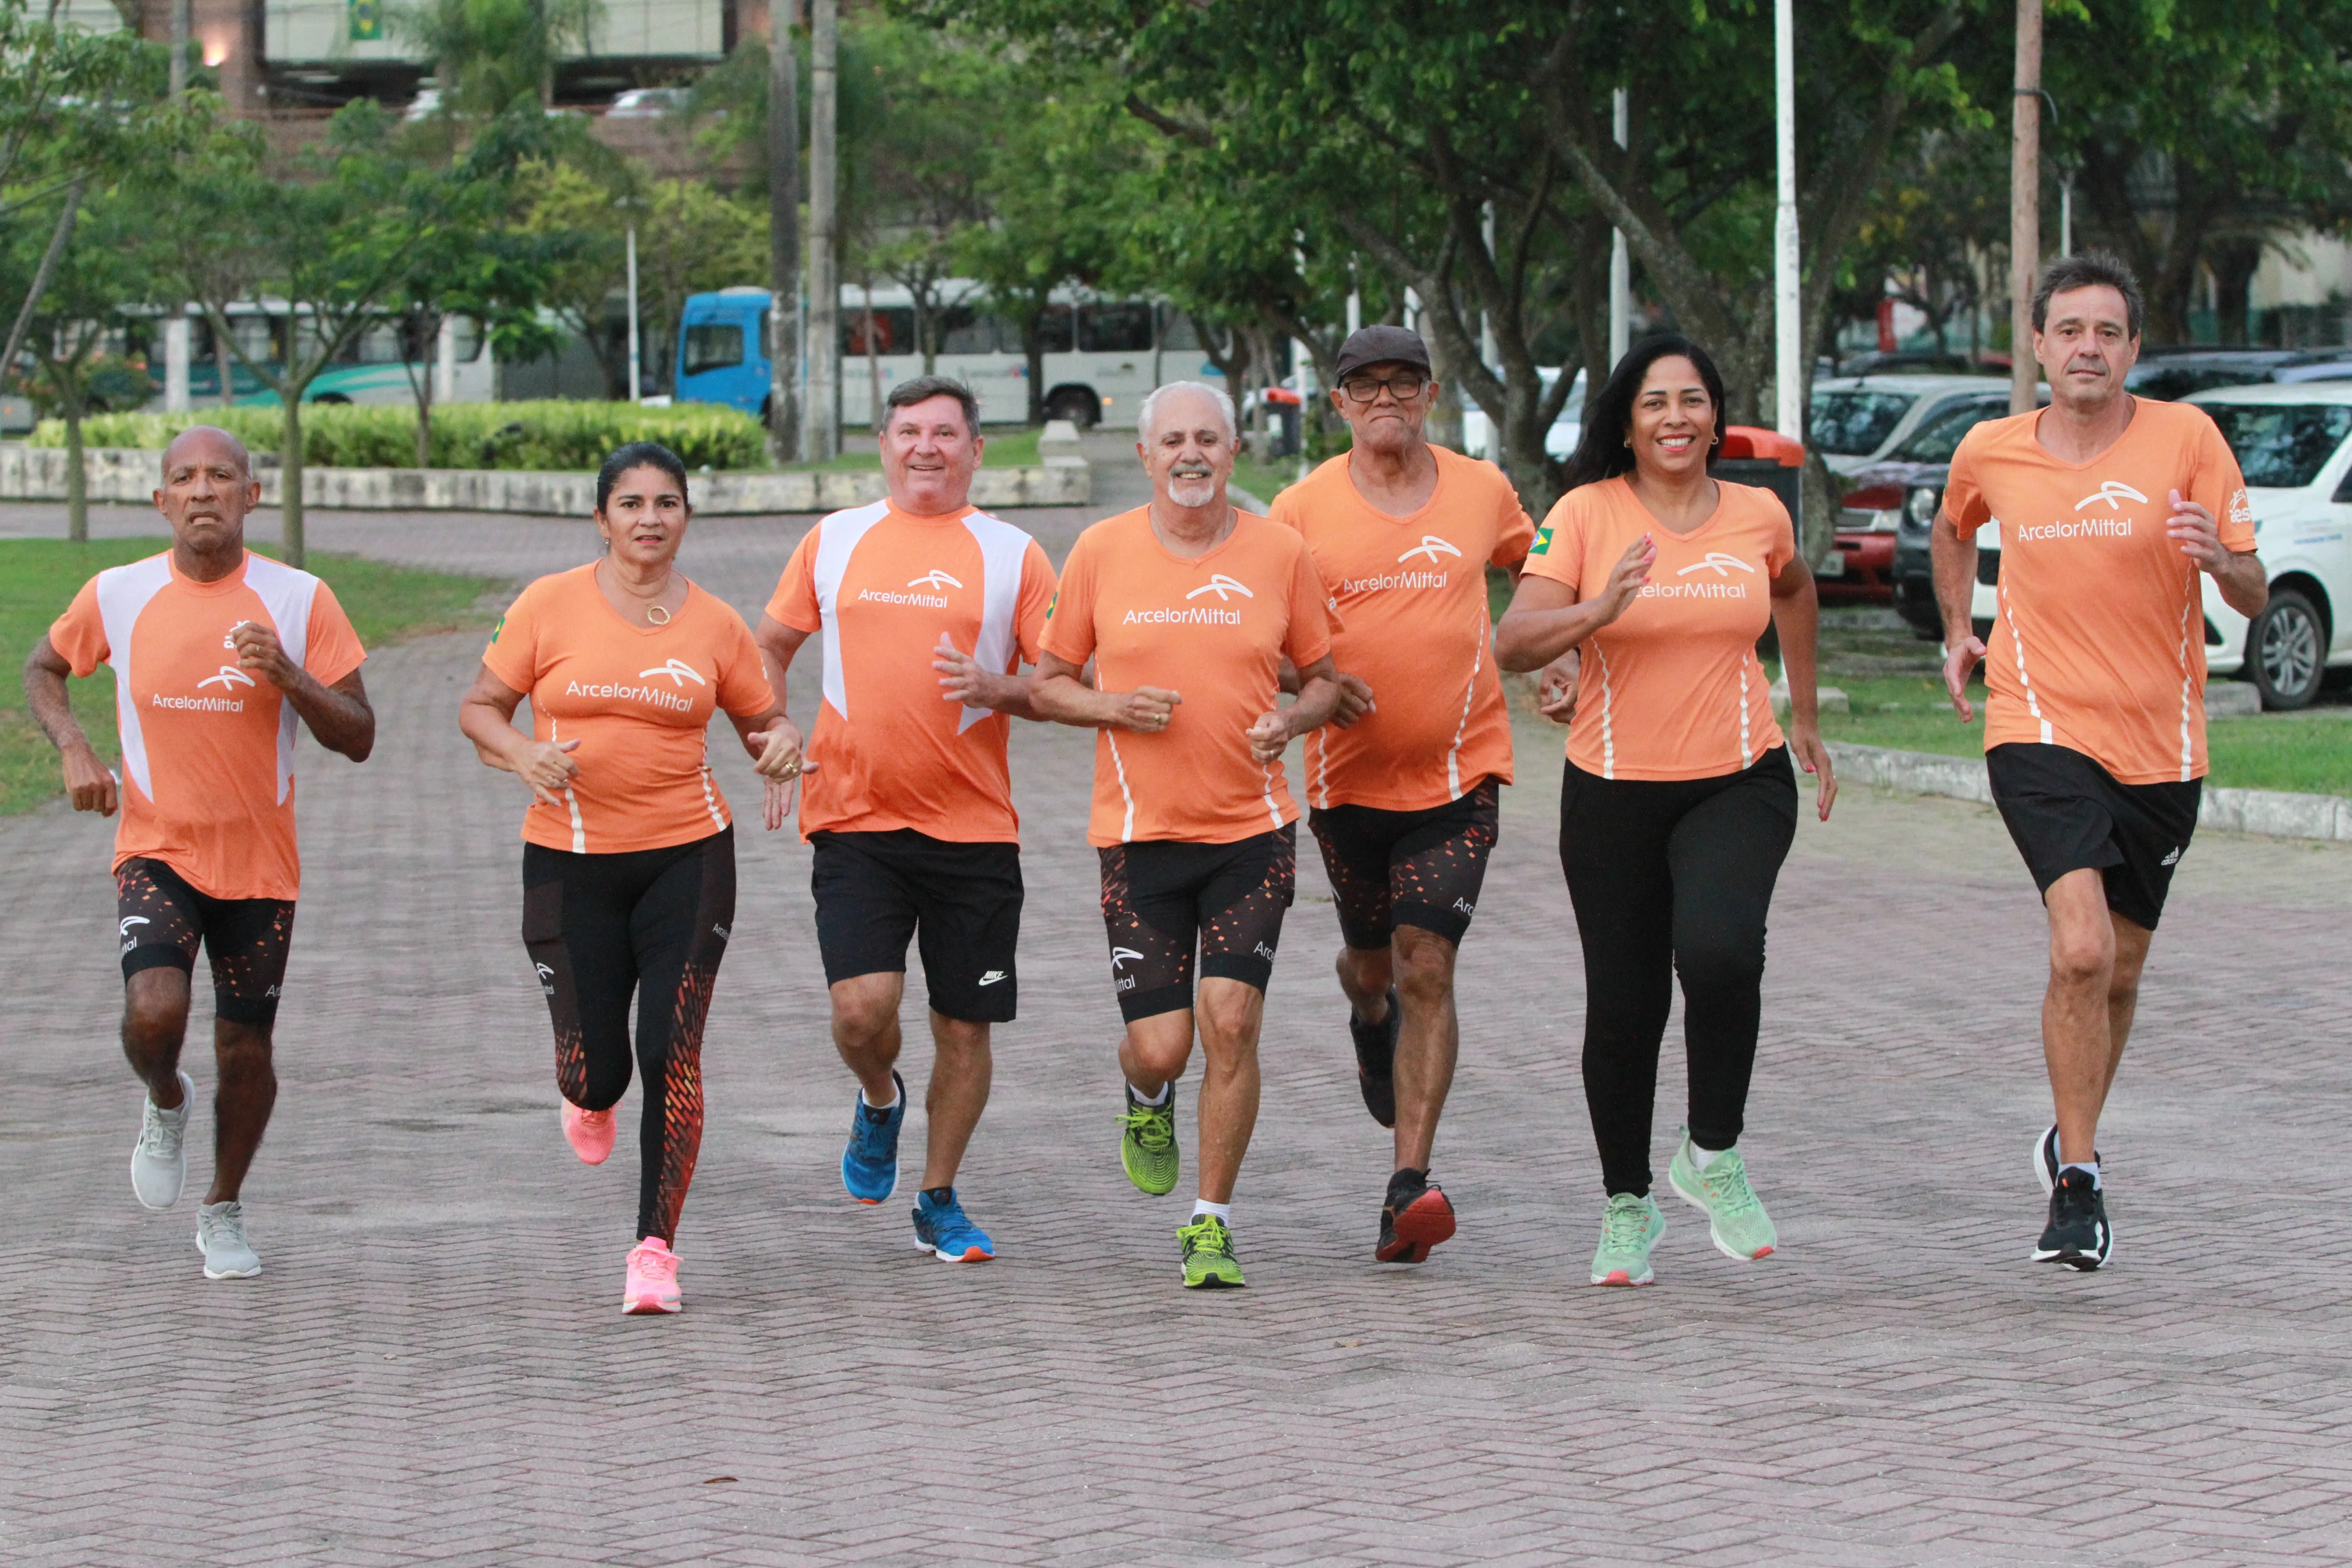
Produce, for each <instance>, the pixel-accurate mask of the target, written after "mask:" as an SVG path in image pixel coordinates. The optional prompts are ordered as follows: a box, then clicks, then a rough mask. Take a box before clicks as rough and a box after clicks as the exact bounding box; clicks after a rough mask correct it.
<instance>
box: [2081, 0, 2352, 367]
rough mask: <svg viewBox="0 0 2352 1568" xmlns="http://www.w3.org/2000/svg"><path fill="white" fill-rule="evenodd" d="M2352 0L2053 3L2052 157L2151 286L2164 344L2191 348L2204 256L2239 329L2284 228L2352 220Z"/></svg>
mask: <svg viewBox="0 0 2352 1568" xmlns="http://www.w3.org/2000/svg"><path fill="white" fill-rule="evenodd" d="M2347 64H2352V4H2347V0H2127V3H2125V4H2118V5H2101V6H2100V7H2099V8H2098V13H2097V16H2096V17H2095V19H2094V17H2093V16H2091V15H2090V14H2089V13H2087V12H2084V11H2081V10H2069V11H2067V12H2063V13H2062V12H2056V11H2053V14H2052V16H2051V18H2050V22H2049V31H2048V37H2047V42H2046V45H2045V47H2044V53H2043V68H2042V70H2043V74H2042V82H2043V85H2044V86H2045V87H2046V88H2047V89H2048V90H2049V92H2050V94H2051V97H2052V99H2053V102H2054V103H2055V105H2056V108H2057V112H2056V114H2055V115H2054V116H2053V123H2051V124H2050V125H2048V126H2046V127H2045V128H2044V130H2043V132H2042V135H2043V137H2044V142H2043V145H2044V147H2045V148H2046V149H2047V151H2048V153H2049V154H2050V155H2051V156H2053V157H2054V158H2056V159H2059V160H2062V161H2063V162H2064V163H2068V164H2071V165H2072V166H2073V167H2074V169H2075V170H2076V171H2077V173H2076V175H2075V188H2076V190H2077V191H2078V192H2079V193H2080V194H2081V202H2080V209H2079V210H2080V216H2079V217H2078V219H2077V223H2076V226H2077V227H2078V228H2079V229H2081V230H2082V231H2083V232H2084V237H2086V238H2089V239H2091V240H2094V241H2095V242H2096V243H2097V244H2100V245H2102V246H2105V247H2108V248H2110V249H2113V250H2115V251H2116V252H2118V253H2119V254H2120V255H2121V256H2122V257H2123V258H2124V259H2125V260H2126V261H2127V262H2129V263H2131V266H2132V269H2133V270H2134V271H2135V272H2137V274H2138V275H2139V279H2140V282H2141V285H2142V287H2143V288H2144V289H2146V291H2147V335H2148V337H2149V339H2150V340H2151V341H2154V342H2185V341H2187V339H2188V336H2189V301H2190V300H2191V298H2192V296H2193V293H2194V290H2195V289H2196V286H2197V281H2198V269H2199V267H2200V264H2202V265H2204V266H2209V267H2211V268H2213V270H2214V272H2215V273H2216V275H2217V283H2219V284H2220V285H2221V287H2219V288H2217V289H2216V293H2217V294H2218V295H2219V296H2220V297H2221V303H2222V310H2223V314H2224V315H2225V317H2227V318H2229V319H2231V321H2233V322H2234V327H2235V331H2236V333H2237V335H2238V336H2239V337H2241V338H2242V336H2243V334H2244V330H2245V310H2246V287H2245V286H2246V283H2247V281H2248V280H2249V279H2251V278H2252V275H2253V271H2254V268H2255V267H2256V266H2257V265H2258V264H2259V263H2260V261H2261V259H2262V255H2263V250H2264V249H2265V248H2266V247H2269V246H2270V245H2272V244H2273V243H2275V241H2276V239H2277V238H2278V237H2280V236H2281V235H2282V234H2283V233H2284V232H2287V231H2292V230H2296V229H2303V228H2321V229H2332V228H2336V227H2339V226H2342V225H2343V224H2345V223H2346V222H2347V221H2352V173H2347V166H2346V163H2345V151H2346V149H2347V147H2352V78H2347Z"/></svg>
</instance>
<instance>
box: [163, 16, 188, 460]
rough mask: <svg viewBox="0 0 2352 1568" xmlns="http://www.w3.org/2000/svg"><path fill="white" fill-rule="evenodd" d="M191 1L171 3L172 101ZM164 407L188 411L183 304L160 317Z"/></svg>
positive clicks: (184, 65)
mask: <svg viewBox="0 0 2352 1568" xmlns="http://www.w3.org/2000/svg"><path fill="white" fill-rule="evenodd" d="M193 3H194V0H172V101H173V103H177V102H179V101H180V100H182V99H184V98H186V97H187V96H188V34H189V31H190V29H189V26H188V7H189V6H190V5H192V4H193ZM163 407H164V409H165V410H166V411H167V412H169V413H173V414H184V413H186V412H187V408H188V308H187V305H186V304H185V302H183V303H181V304H180V305H178V306H177V307H175V308H174V309H173V310H172V312H171V313H170V314H169V315H167V316H165V317H164V318H163Z"/></svg>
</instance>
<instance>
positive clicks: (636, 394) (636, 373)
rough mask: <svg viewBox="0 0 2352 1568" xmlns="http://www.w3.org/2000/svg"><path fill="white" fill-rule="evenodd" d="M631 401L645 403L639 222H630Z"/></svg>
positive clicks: (632, 220)
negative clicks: (639, 318)
mask: <svg viewBox="0 0 2352 1568" xmlns="http://www.w3.org/2000/svg"><path fill="white" fill-rule="evenodd" d="M629 401H630V402H631V403H643V402H644V401H645V375H644V362H643V361H642V360H641V359H640V358H639V356H638V349H637V220H636V219H635V218H631V219H630V220H629Z"/></svg>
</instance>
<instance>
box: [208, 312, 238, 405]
mask: <svg viewBox="0 0 2352 1568" xmlns="http://www.w3.org/2000/svg"><path fill="white" fill-rule="evenodd" d="M233 363H234V362H233V361H232V360H231V358H230V349H229V346H228V339H227V338H226V337H225V336H223V335H222V334H221V333H219V332H217V331H216V332H215V333H214V334H213V364H214V366H215V368H216V369H217V370H218V371H219V373H220V405H221V406H222V407H223V408H234V407H236V382H235V381H234V380H233V379H231V377H230V374H229V371H230V368H231V366H232V364H233Z"/></svg>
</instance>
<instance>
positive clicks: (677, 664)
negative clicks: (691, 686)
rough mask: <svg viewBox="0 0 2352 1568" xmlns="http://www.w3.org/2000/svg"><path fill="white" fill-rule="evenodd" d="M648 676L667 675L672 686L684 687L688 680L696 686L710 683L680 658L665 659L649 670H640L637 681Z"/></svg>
mask: <svg viewBox="0 0 2352 1568" xmlns="http://www.w3.org/2000/svg"><path fill="white" fill-rule="evenodd" d="M648 675H667V676H668V677H669V679H670V684H671V685H673V686H684V685H685V684H686V683H687V682H688V681H689V680H691V681H692V682H694V683H695V684H696V685H697V686H708V685H709V684H710V682H709V681H707V680H705V679H702V677H700V676H699V675H697V674H696V673H695V672H694V666H692V665H690V664H688V663H687V662H686V660H684V659H682V658H672V659H667V660H665V661H664V662H662V663H660V664H657V665H656V666H654V667H653V668H651V669H641V670H639V671H637V679H639V680H643V679H645V678H646V676H648Z"/></svg>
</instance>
